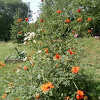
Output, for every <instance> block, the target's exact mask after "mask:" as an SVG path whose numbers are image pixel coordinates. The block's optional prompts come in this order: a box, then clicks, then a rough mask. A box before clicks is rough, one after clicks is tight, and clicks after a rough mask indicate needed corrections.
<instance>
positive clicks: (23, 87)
mask: <svg viewBox="0 0 100 100" xmlns="http://www.w3.org/2000/svg"><path fill="white" fill-rule="evenodd" d="M44 2H45V3H44ZM51 2H53V1H52V0H51ZM51 2H50V3H51ZM41 3H42V6H43V7H44V8H45V7H46V6H48V5H49V4H48V1H47V0H41ZM45 4H47V5H45ZM50 6H51V5H49V7H50ZM69 6H70V3H69ZM64 7H65V6H64ZM63 9H64V8H63ZM63 9H61V10H58V9H55V13H54V14H52V9H49V13H50V14H51V16H47V17H48V18H47V17H46V16H45V17H44V15H45V13H47V12H45V11H44V9H43V11H44V12H42V14H41V15H40V17H39V19H38V21H37V22H36V24H35V26H36V28H35V29H34V32H35V33H34V32H32V33H28V34H25V38H24V40H25V43H27V46H28V47H30V50H32V51H31V52H30V53H29V55H28V56H27V58H25V64H24V65H23V66H21V67H19V66H17V69H16V70H14V73H13V74H11V73H9V76H7V78H8V82H9V84H10V83H13V84H12V85H11V84H10V88H9V86H8V85H7V86H6V90H5V94H7V95H4V97H6V98H7V99H8V100H17V99H19V100H44V99H45V100H64V99H67V100H68V99H71V100H81V99H84V100H88V95H89V92H91V90H90V84H89V83H90V78H88V76H86V75H84V71H83V69H82V66H83V65H82V64H81V63H80V62H81V58H82V56H83V55H84V54H83V51H82V49H81V45H79V43H78V41H77V38H76V37H77V36H82V35H83V34H82V33H81V31H82V27H81V26H80V25H84V24H82V23H83V22H84V21H85V20H86V21H87V23H88V25H89V23H90V21H92V18H90V17H89V18H88V20H87V19H84V18H83V17H82V16H81V15H80V14H82V10H81V9H79V8H77V10H75V11H76V12H75V13H77V14H78V15H77V16H75V17H76V18H74V19H73V20H72V19H71V14H70V17H69V16H68V14H67V12H66V10H63ZM69 10H70V9H69ZM49 13H48V14H47V15H49ZM43 14H44V15H43ZM64 14H65V16H64ZM52 16H54V17H55V18H54V17H52ZM66 16H67V17H66ZM51 17H52V19H50V20H48V19H49V18H51ZM25 20H26V21H27V19H25ZM19 22H20V21H19V20H18V23H19ZM37 23H38V25H37ZM38 26H39V27H38ZM85 26H86V25H85ZM44 30H45V31H44ZM71 31H72V34H70V35H69V34H68V33H71ZM87 33H91V30H89V29H88V28H87V27H86V34H87ZM19 34H21V31H19ZM73 35H74V36H73ZM65 37H66V38H65ZM33 38H35V40H36V42H35V43H33V42H32V41H34V40H33Z"/></svg>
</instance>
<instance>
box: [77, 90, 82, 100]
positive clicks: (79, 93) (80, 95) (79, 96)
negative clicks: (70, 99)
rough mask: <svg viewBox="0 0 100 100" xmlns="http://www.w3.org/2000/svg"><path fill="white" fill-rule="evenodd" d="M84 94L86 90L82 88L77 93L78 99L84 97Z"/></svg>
mask: <svg viewBox="0 0 100 100" xmlns="http://www.w3.org/2000/svg"><path fill="white" fill-rule="evenodd" d="M83 96H84V92H83V91H81V90H78V91H77V95H76V99H78V100H80V99H82V98H83Z"/></svg>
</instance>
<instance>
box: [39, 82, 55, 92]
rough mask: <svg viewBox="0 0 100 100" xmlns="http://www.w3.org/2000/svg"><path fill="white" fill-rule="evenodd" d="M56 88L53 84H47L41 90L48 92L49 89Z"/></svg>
mask: <svg viewBox="0 0 100 100" xmlns="http://www.w3.org/2000/svg"><path fill="white" fill-rule="evenodd" d="M51 88H54V86H53V85H52V84H51V82H49V83H45V84H43V85H42V86H41V90H42V91H43V93H44V92H46V91H48V90H49V89H51Z"/></svg>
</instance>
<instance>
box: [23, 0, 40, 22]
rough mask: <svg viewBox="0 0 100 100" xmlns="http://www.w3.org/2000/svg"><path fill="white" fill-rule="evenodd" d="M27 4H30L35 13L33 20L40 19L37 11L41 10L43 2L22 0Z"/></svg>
mask: <svg viewBox="0 0 100 100" xmlns="http://www.w3.org/2000/svg"><path fill="white" fill-rule="evenodd" d="M22 1H23V2H25V3H28V2H30V9H31V10H32V11H33V13H32V16H33V17H32V19H33V20H34V21H36V18H37V17H38V13H37V11H38V10H39V7H38V6H39V4H40V3H41V0H22Z"/></svg>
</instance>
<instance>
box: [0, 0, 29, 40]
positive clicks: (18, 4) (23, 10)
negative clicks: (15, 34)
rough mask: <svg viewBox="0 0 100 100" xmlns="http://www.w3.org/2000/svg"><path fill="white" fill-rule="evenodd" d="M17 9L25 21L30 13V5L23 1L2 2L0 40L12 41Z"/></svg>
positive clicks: (6, 0) (4, 0) (0, 9)
mask: <svg viewBox="0 0 100 100" xmlns="http://www.w3.org/2000/svg"><path fill="white" fill-rule="evenodd" d="M16 9H19V10H20V18H21V19H25V18H26V17H27V15H28V14H27V13H28V5H27V4H26V3H24V2H22V0H0V16H1V19H0V28H1V29H0V40H1V41H8V40H10V36H11V34H10V30H11V24H13V21H14V16H15V15H16Z"/></svg>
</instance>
